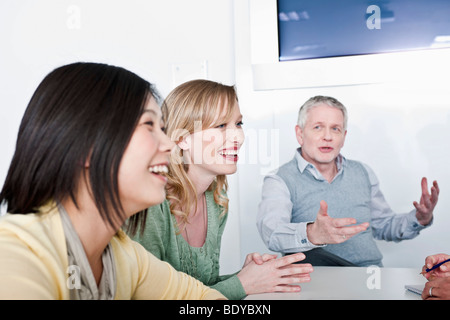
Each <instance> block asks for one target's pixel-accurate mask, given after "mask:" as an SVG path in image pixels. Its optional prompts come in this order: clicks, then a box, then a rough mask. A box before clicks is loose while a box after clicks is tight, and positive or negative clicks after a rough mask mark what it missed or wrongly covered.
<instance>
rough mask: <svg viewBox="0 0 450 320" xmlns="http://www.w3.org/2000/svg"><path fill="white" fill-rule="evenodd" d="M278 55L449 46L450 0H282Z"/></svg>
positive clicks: (306, 56)
mask: <svg viewBox="0 0 450 320" xmlns="http://www.w3.org/2000/svg"><path fill="white" fill-rule="evenodd" d="M277 12H278V41H279V61H289V60H303V59H315V58H327V57H341V56H351V55H366V54H376V53H389V52H399V51H410V50H423V49H433V48H449V47H450V0H278V1H277Z"/></svg>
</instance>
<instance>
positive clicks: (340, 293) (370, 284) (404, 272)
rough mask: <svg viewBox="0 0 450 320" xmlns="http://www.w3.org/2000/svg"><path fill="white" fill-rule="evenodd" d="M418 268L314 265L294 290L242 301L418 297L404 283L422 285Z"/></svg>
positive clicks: (255, 296)
mask: <svg viewBox="0 0 450 320" xmlns="http://www.w3.org/2000/svg"><path fill="white" fill-rule="evenodd" d="M420 271H421V270H420V269H419V268H417V269H416V268H378V267H369V268H366V267H314V272H312V273H311V281H310V282H307V283H302V284H301V288H302V289H301V292H297V293H263V294H254V295H249V296H247V297H246V300H320V299H322V300H336V299H339V300H379V299H381V300H420V299H421V297H420V295H418V294H416V293H413V292H410V291H409V290H407V289H405V285H421V286H424V285H425V282H426V279H425V278H424V277H423V276H422V275H420V274H419V273H420Z"/></svg>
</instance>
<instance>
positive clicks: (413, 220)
mask: <svg viewBox="0 0 450 320" xmlns="http://www.w3.org/2000/svg"><path fill="white" fill-rule="evenodd" d="M433 220H434V216H433V217H432V218H431V221H430V223H428V224H427V225H426V226H423V225H421V224H420V222H419V220H417V217H416V209H414V210H412V211H411V212H410V213H409V214H408V226H409V228H410V229H411V231H415V232H418V231H421V230H423V229H425V228H428V227H430V226H431V225H432V224H433Z"/></svg>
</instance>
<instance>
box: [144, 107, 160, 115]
mask: <svg viewBox="0 0 450 320" xmlns="http://www.w3.org/2000/svg"><path fill="white" fill-rule="evenodd" d="M146 112H148V113H152V114H154V115H155V116H158V114H157V113H156V112H155V111H154V110H152V109H145V110H144V112H143V114H144V113H146Z"/></svg>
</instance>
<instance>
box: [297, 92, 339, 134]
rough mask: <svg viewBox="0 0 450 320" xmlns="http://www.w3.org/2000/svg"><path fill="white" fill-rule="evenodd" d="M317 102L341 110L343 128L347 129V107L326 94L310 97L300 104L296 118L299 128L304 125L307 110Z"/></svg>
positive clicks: (316, 104)
mask: <svg viewBox="0 0 450 320" xmlns="http://www.w3.org/2000/svg"><path fill="white" fill-rule="evenodd" d="M319 104H326V105H328V106H330V107H333V108H336V109H339V110H341V111H342V114H343V115H344V130H347V120H348V115H347V109H346V108H345V106H344V105H343V104H342V103H340V102H339V101H338V100H337V99H335V98H333V97H327V96H315V97H312V98H310V99H309V100H308V101H306V102H305V103H304V104H303V105H302V107H301V108H300V111H299V112H298V120H297V124H298V126H299V127H300V128H302V129H303V128H304V127H305V123H306V118H307V116H308V112H309V110H311V109H312V108H314V107H316V106H318V105H319Z"/></svg>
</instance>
